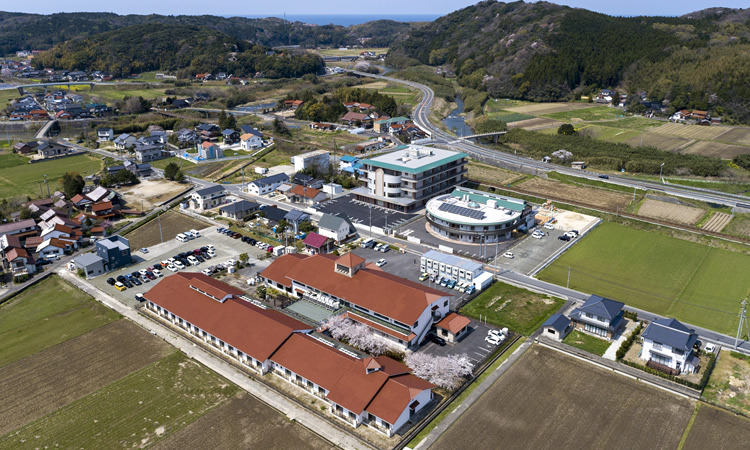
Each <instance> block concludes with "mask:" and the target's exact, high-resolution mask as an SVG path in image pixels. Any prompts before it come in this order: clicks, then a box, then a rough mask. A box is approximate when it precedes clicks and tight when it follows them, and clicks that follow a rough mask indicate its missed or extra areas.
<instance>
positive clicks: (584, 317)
mask: <svg viewBox="0 0 750 450" xmlns="http://www.w3.org/2000/svg"><path fill="white" fill-rule="evenodd" d="M624 306H625V304H624V303H622V302H618V301H615V300H610V299H608V298H604V297H600V296H598V295H592V296H591V297H589V299H588V300H586V302H585V303H584V304H583V306H581V307H580V308H576V309H575V310H574V311H573V313H572V314H571V315H570V318H571V320H573V322H574V323H575V328H576V329H577V330H580V331H585V332H587V333H589V334H593V335H595V336H598V337H601V338H605V339H612V338H613V337H614V335H615V334H617V332H618V331H619V330H620V328H622V326H623V325H624V324H625V320H624V319H623V317H622V314H623V310H622V308H623V307H624Z"/></svg>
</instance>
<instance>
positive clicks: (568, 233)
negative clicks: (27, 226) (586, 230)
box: [565, 231, 578, 239]
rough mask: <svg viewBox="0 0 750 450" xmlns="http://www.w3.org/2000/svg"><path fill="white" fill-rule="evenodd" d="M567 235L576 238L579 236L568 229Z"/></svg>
mask: <svg viewBox="0 0 750 450" xmlns="http://www.w3.org/2000/svg"><path fill="white" fill-rule="evenodd" d="M565 236H567V237H569V238H571V239H575V238H577V237H578V233H576V232H574V231H568V232H567V233H565Z"/></svg>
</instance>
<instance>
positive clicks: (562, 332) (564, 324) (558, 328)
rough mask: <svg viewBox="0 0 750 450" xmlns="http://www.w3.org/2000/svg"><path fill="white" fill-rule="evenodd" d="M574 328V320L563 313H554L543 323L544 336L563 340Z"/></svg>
mask: <svg viewBox="0 0 750 450" xmlns="http://www.w3.org/2000/svg"><path fill="white" fill-rule="evenodd" d="M572 329H573V326H572V322H571V321H570V319H569V318H567V317H565V316H563V315H562V314H552V315H551V316H549V318H548V319H547V321H545V322H544V324H543V325H542V336H544V337H548V338H550V339H554V340H556V341H562V340H563V339H565V336H567V335H568V333H570V330H572Z"/></svg>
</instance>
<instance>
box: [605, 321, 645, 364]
mask: <svg viewBox="0 0 750 450" xmlns="http://www.w3.org/2000/svg"><path fill="white" fill-rule="evenodd" d="M637 326H638V322H634V321H632V320H631V321H629V322H628V327H627V328H626V329H625V330H624V331H623V332H622V333H620V335H619V336H618V337H617V339H615V340H614V341H612V344H611V345H610V346H609V348H608V349H607V351H606V352H604V354H603V355H602V357H603V358H604V359H608V360H610V361H615V360H616V359H617V350H619V349H620V346H621V345H622V343H623V342H625V339H627V338H628V336H630V335H631V334H633V330H635V327H637Z"/></svg>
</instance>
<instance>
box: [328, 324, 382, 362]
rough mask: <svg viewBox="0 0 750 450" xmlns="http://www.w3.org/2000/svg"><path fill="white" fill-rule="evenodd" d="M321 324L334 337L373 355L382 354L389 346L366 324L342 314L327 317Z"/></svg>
mask: <svg viewBox="0 0 750 450" xmlns="http://www.w3.org/2000/svg"><path fill="white" fill-rule="evenodd" d="M323 326H324V327H326V328H327V329H328V331H329V332H330V333H331V336H333V338H334V339H339V340H346V341H347V342H348V343H349V344H351V345H353V346H354V347H357V348H359V349H360V350H362V351H365V352H367V353H369V354H371V355H374V356H378V355H382V354H383V353H385V352H386V351H387V350H388V349H389V348H390V345H389V344H388V342H387V341H386V340H385V339H383V338H381V337H380V336H377V335H375V334H373V333H372V331H370V329H369V328H368V327H367V326H365V325H363V324H361V323H357V322H355V321H353V320H351V319H347V318H345V317H343V316H336V317H329V318H328V319H327V320H326V321H325V322H324V323H323Z"/></svg>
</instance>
